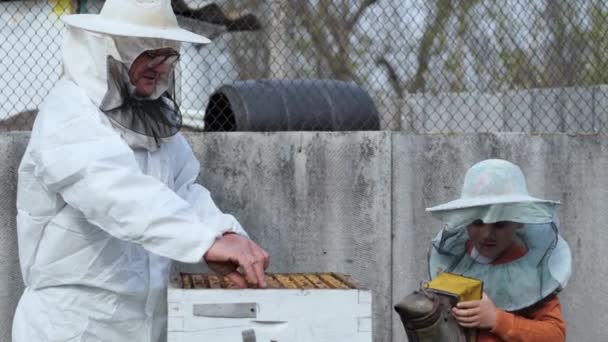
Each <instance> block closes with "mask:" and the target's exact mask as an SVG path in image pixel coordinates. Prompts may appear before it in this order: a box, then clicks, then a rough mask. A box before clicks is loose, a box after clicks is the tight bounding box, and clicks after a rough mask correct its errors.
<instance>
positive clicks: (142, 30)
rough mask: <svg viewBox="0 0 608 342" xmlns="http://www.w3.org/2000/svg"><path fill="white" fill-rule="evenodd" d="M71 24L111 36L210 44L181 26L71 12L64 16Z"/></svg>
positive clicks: (203, 37)
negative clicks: (156, 25) (155, 25)
mask: <svg viewBox="0 0 608 342" xmlns="http://www.w3.org/2000/svg"><path fill="white" fill-rule="evenodd" d="M62 20H63V21H64V22H65V23H66V24H67V25H69V26H73V27H77V28H81V29H83V30H86V31H91V32H96V33H101V34H107V35H111V36H122V37H139V38H159V39H167V40H174V41H178V42H187V43H194V44H209V43H211V40H209V39H208V38H207V37H205V36H201V35H198V34H195V33H192V32H190V31H187V30H184V29H181V28H166V29H160V28H158V29H157V28H151V27H145V26H139V25H133V24H125V23H122V22H117V21H112V20H108V19H106V18H103V17H101V16H99V15H97V14H71V15H66V16H63V17H62Z"/></svg>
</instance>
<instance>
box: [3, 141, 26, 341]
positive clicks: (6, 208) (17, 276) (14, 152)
mask: <svg viewBox="0 0 608 342" xmlns="http://www.w3.org/2000/svg"><path fill="white" fill-rule="evenodd" d="M27 140H28V135H26V134H7V135H0V194H1V196H0V342H10V341H11V327H12V324H13V312H14V311H15V307H16V306H17V302H18V301H19V298H20V297H21V293H22V292H23V279H22V277H21V270H20V268H19V254H18V250H17V229H16V223H15V218H16V216H17V208H16V206H15V198H16V190H17V168H18V167H19V162H20V161H21V156H22V155H23V152H24V150H25V146H26V145H27Z"/></svg>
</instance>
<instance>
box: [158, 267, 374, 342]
mask: <svg viewBox="0 0 608 342" xmlns="http://www.w3.org/2000/svg"><path fill="white" fill-rule="evenodd" d="M266 280H267V284H268V288H266V289H236V288H235V287H234V284H231V283H230V281H228V279H227V278H223V277H218V276H215V275H208V274H187V273H182V274H180V276H179V277H176V279H175V280H174V281H173V283H172V285H171V286H170V287H169V290H168V304H169V321H168V334H167V341H168V342H218V341H221V342H341V341H344V342H347V341H348V342H371V341H372V318H371V317H372V305H371V304H372V303H371V302H372V299H371V292H370V291H369V290H365V289H361V288H359V286H357V285H356V284H355V283H354V282H353V281H352V280H351V279H350V277H348V276H344V275H339V274H334V273H310V274H269V275H267V276H266Z"/></svg>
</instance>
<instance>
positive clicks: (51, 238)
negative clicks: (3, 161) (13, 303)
mask: <svg viewBox="0 0 608 342" xmlns="http://www.w3.org/2000/svg"><path fill="white" fill-rule="evenodd" d="M131 39H135V38H131ZM134 41H135V42H139V43H142V42H149V41H150V40H149V39H148V40H145V39H135V40H134ZM157 42H161V43H162V41H157ZM143 45H146V44H133V45H132V46H133V48H134V49H142V48H143ZM148 48H150V46H148ZM152 48H155V47H154V46H152ZM131 52H133V51H131ZM139 52H142V51H139ZM108 55H112V56H113V57H114V58H116V59H117V60H120V61H122V62H125V63H126V64H129V65H128V66H130V63H131V62H132V60H127V61H125V56H124V55H121V54H120V53H118V51H116V44H115V39H113V38H110V37H109V36H103V35H99V34H92V33H89V32H86V31H83V30H80V29H76V28H70V29H69V30H68V34H67V39H66V43H65V45H64V67H65V75H64V77H63V78H62V79H61V80H60V81H59V82H58V84H57V85H56V86H55V87H54V89H53V90H52V91H51V93H50V94H49V95H48V97H47V98H46V100H45V101H44V103H43V104H42V105H41V106H40V112H39V114H38V117H37V119H36V122H35V125H34V128H33V131H32V134H31V140H30V142H29V145H28V147H27V150H26V152H25V155H24V157H23V160H22V162H21V165H20V168H19V181H18V196H17V197H18V198H17V209H18V215H17V225H18V236H19V257H20V262H21V271H22V273H23V277H24V282H25V285H26V289H25V292H24V293H23V296H22V297H21V300H20V302H19V305H18V307H17V310H16V314H15V319H14V325H13V341H14V342H38V341H106V342H108V341H111V342H121V341H125V342H139V341H141V342H144V341H145V342H151V341H162V340H164V339H165V327H166V325H165V323H166V316H167V311H166V310H167V308H166V287H167V282H168V278H169V277H168V273H169V270H170V259H173V260H178V261H181V262H186V263H197V262H200V261H201V259H202V256H203V255H204V253H205V252H206V251H207V250H208V248H209V247H210V246H211V245H212V244H213V243H214V241H215V240H216V239H217V238H218V237H219V236H221V234H222V233H224V232H228V231H232V232H236V233H239V234H243V235H246V234H245V232H244V231H243V229H242V228H241V226H240V225H239V223H238V222H237V221H236V220H235V219H234V217H232V216H230V215H226V214H223V213H222V212H221V211H220V210H219V209H218V208H217V207H216V206H215V204H214V203H213V201H212V199H211V197H210V195H209V192H208V191H207V190H206V189H205V188H203V187H202V186H200V185H198V184H195V183H194V182H195V179H196V178H197V176H198V173H199V163H198V162H197V160H196V159H195V157H194V155H193V154H192V151H191V149H190V147H189V145H188V143H187V141H186V140H185V138H184V137H183V136H182V135H181V134H179V133H178V134H177V135H175V136H174V137H172V138H170V139H165V140H164V141H165V143H163V144H161V145H160V146H156V147H157V148H150V149H145V148H134V147H133V146H136V145H137V143H136V142H137V141H138V139H139V138H141V137H139V138H138V137H137V135H135V136H131V137H130V138H133V137H134V138H133V139H128V138H129V137H127V136H125V135H129V134H130V133H129V132H128V131H125V130H118V129H116V128H114V127H113V125H112V123H111V122H110V121H109V120H108V118H107V116H106V115H105V114H104V113H103V112H101V111H100V110H99V103H100V102H101V100H102V98H103V96H104V94H105V93H106V91H107V79H106V68H107V66H106V60H107V58H106V57H107V56H108ZM130 55H131V57H128V58H127V59H132V55H134V54H133V53H131V54H130ZM133 134H134V133H133ZM139 140H141V139H139ZM127 141H129V143H127ZM144 145H145V144H144ZM140 147H141V146H140Z"/></svg>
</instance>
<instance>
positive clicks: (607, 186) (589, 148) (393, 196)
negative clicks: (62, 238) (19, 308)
mask: <svg viewBox="0 0 608 342" xmlns="http://www.w3.org/2000/svg"><path fill="white" fill-rule="evenodd" d="M189 139H190V141H191V142H192V144H193V147H194V150H195V153H196V154H197V156H198V157H199V158H200V160H201V162H202V163H203V165H204V173H203V174H201V178H200V181H201V182H202V183H203V184H205V185H206V186H207V187H208V188H209V189H210V190H211V192H212V193H213V194H214V198H215V199H216V201H217V202H218V204H219V206H220V207H221V208H223V209H224V210H226V211H230V212H232V213H234V214H235V215H236V216H237V218H239V220H241V222H242V223H243V225H244V226H245V227H246V228H247V229H248V230H249V232H250V233H251V235H252V237H253V238H254V239H256V240H257V241H259V242H260V243H261V244H262V246H263V247H265V248H266V249H267V250H269V251H270V253H271V255H272V260H271V262H272V266H271V269H270V270H271V271H337V272H344V273H349V274H352V275H354V277H355V278H356V279H358V280H359V281H360V282H361V283H362V284H363V285H364V286H366V287H368V288H371V289H372V290H373V292H374V319H375V320H374V329H375V331H374V341H377V342H391V341H394V342H399V341H405V336H404V335H405V334H404V333H403V330H402V328H401V326H400V323H399V322H398V321H397V319H396V317H394V315H393V314H392V304H393V303H394V302H396V301H397V300H399V299H401V298H402V297H403V296H405V295H406V294H408V293H410V292H411V291H412V290H414V289H415V288H416V287H417V286H418V284H419V281H420V280H423V279H425V277H426V260H425V259H426V257H425V256H426V251H427V247H428V242H429V240H430V238H431V236H432V235H434V233H435V232H436V231H437V230H438V229H439V228H440V224H439V222H437V221H435V220H433V219H432V218H431V217H430V216H429V215H427V214H426V213H425V212H424V208H425V207H428V206H430V205H433V204H437V203H441V202H444V201H447V200H449V199H452V198H455V197H457V196H458V193H459V191H460V185H461V182H462V177H463V176H464V173H465V171H466V169H467V168H468V167H469V166H470V165H471V164H473V163H474V162H477V161H479V160H481V159H485V158H491V157H492V158H494V157H497V158H505V159H509V160H512V161H514V162H515V163H518V164H519V165H520V166H521V167H522V169H523V170H524V173H525V174H526V175H527V177H528V185H529V187H530V191H531V192H532V193H533V194H534V195H537V196H540V197H546V198H550V199H557V200H561V201H563V202H564V205H563V206H562V207H561V208H560V217H561V223H562V234H563V235H564V237H565V238H566V240H567V241H568V242H569V243H570V246H571V248H572V251H573V256H574V274H573V277H572V278H571V280H570V283H569V286H568V288H567V289H566V290H565V291H564V292H563V293H562V295H561V298H562V305H563V310H564V316H565V318H566V320H567V323H568V335H569V337H568V340H569V341H606V340H608V326H606V325H605V324H604V323H605V322H607V321H608V303H606V301H604V300H603V299H604V298H606V297H607V296H608V286H606V285H605V284H606V281H608V278H607V276H606V274H608V264H607V263H604V262H602V260H603V259H604V258H603V257H604V256H605V254H604V253H603V251H604V248H603V247H604V245H605V241H606V238H608V231H607V230H606V229H605V227H604V226H603V225H604V223H605V222H607V221H608V211H607V210H605V209H604V208H603V207H604V205H605V203H608V182H607V181H606V178H607V177H608V140H607V139H606V138H605V137H602V136H568V135H547V136H530V135H523V134H508V133H501V134H471V135H453V136H439V135H425V136H422V135H408V134H402V133H391V132H356V133H314V132H308V133H302V132H291V133H272V134H251V133H236V134H235V133H233V134H219V133H217V134H205V135H190V136H189ZM26 141H27V136H24V135H4V136H0V174H2V175H3V177H1V178H0V191H1V193H2V194H3V195H4V197H3V200H2V201H0V232H2V233H0V238H1V240H0V274H7V273H8V274H9V275H11V274H12V275H13V276H12V277H11V276H9V278H8V280H5V279H3V281H5V282H2V281H0V286H2V287H3V288H2V289H0V332H4V331H5V330H4V329H5V328H6V327H7V326H9V325H10V324H8V323H6V322H7V319H6V318H7V317H6V315H7V314H8V313H10V312H11V310H12V308H13V307H14V303H16V302H15V298H16V295H17V293H18V292H19V288H20V286H21V284H20V283H19V282H18V281H15V280H14V279H15V275H18V274H19V273H18V268H17V266H16V265H15V261H16V255H15V254H14V247H12V249H11V246H14V244H15V241H14V239H15V238H14V234H13V233H14V215H15V209H14V196H15V193H14V188H15V173H14V172H15V167H16V165H17V164H18V161H19V156H20V155H21V153H23V149H24V144H25V143H26ZM7 232H8V233H7ZM11 272H12V273H11ZM5 289H6V290H5ZM3 291H4V292H3ZM8 293H10V295H7V294H8ZM3 324H4V325H3ZM3 337H4V340H3V339H2V338H3ZM5 341H9V340H7V339H6V334H5V336H2V334H1V333H0V342H5Z"/></svg>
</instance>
